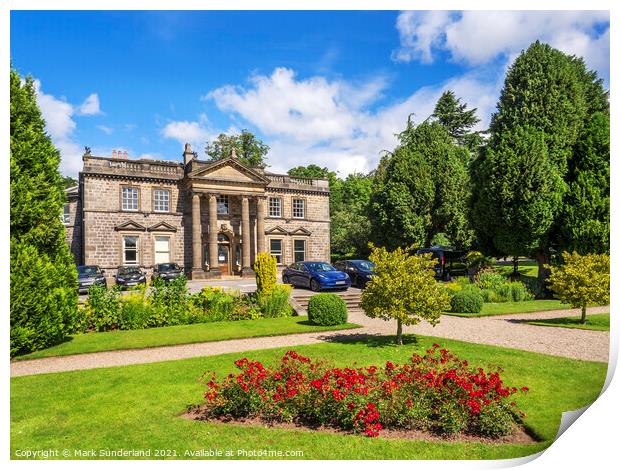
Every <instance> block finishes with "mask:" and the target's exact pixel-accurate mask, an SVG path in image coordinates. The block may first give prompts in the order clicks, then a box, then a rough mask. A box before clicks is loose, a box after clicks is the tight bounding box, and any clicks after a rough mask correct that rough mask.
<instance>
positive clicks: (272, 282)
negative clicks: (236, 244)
mask: <svg viewBox="0 0 620 470" xmlns="http://www.w3.org/2000/svg"><path fill="white" fill-rule="evenodd" d="M253 267H254V272H255V273H256V293H257V294H258V298H259V299H261V298H264V297H269V296H270V295H271V293H272V292H273V288H274V287H275V286H276V277H277V274H278V268H277V261H276V257H275V256H271V255H270V254H269V253H258V254H257V255H256V261H254V266H253Z"/></svg>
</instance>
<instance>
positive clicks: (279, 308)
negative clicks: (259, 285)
mask: <svg viewBox="0 0 620 470" xmlns="http://www.w3.org/2000/svg"><path fill="white" fill-rule="evenodd" d="M292 289H293V288H292V286H290V285H288V284H277V285H276V286H274V288H273V290H272V291H271V294H270V295H268V296H266V297H262V298H260V297H259V303H260V309H261V312H262V314H263V317H266V318H275V317H290V316H291V315H292V314H293V307H291V304H290V303H289V298H290V296H291V290H292Z"/></svg>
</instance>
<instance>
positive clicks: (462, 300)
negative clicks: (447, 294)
mask: <svg viewBox="0 0 620 470" xmlns="http://www.w3.org/2000/svg"><path fill="white" fill-rule="evenodd" d="M482 304H483V300H482V296H481V295H480V294H479V293H477V292H475V291H472V290H461V291H459V292H456V293H455V294H454V295H453V296H452V299H451V300H450V307H451V308H450V311H451V312H459V313H480V311H481V310H482Z"/></svg>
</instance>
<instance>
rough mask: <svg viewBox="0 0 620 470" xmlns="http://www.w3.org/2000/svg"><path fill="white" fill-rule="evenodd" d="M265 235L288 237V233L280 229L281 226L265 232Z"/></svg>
mask: <svg viewBox="0 0 620 470" xmlns="http://www.w3.org/2000/svg"><path fill="white" fill-rule="evenodd" d="M265 233H266V234H267V235H288V232H287V231H286V230H284V229H283V228H282V227H280V226H279V225H276V226H275V227H271V228H270V229H268V230H265Z"/></svg>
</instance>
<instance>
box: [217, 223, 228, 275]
mask: <svg viewBox="0 0 620 470" xmlns="http://www.w3.org/2000/svg"><path fill="white" fill-rule="evenodd" d="M217 242H218V243H217V263H218V265H219V268H220V272H221V273H222V274H223V275H224V276H227V275H229V274H230V238H228V236H227V235H226V234H224V233H220V234H218V236H217Z"/></svg>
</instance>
